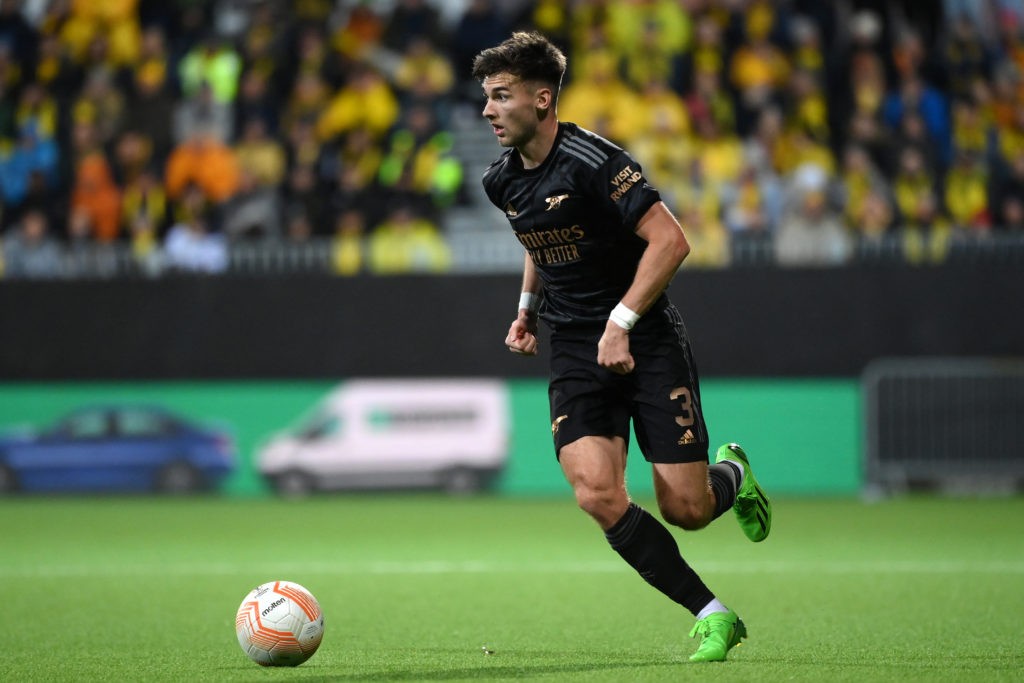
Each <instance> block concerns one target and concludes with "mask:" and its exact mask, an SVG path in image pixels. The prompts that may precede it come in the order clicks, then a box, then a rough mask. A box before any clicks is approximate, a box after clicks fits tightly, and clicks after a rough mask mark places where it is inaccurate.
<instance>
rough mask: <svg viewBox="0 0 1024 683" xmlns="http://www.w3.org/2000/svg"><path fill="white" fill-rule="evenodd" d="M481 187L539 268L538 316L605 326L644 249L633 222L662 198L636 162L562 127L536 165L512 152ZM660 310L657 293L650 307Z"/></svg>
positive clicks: (579, 131) (493, 166)
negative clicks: (541, 300)
mask: <svg viewBox="0 0 1024 683" xmlns="http://www.w3.org/2000/svg"><path fill="white" fill-rule="evenodd" d="M483 185H484V189H485V191H486V192H487V196H488V197H489V198H490V200H491V202H493V203H494V205H495V206H497V207H498V208H499V209H501V210H502V211H504V212H505V216H506V217H507V218H508V221H509V223H510V224H511V225H512V229H513V230H514V231H515V235H516V237H517V238H518V239H519V241H520V242H521V243H522V245H523V247H525V248H526V251H527V253H528V254H529V255H530V258H531V259H532V260H533V263H534V264H535V265H536V268H537V273H538V275H539V276H540V279H541V282H542V283H543V286H544V304H543V306H542V308H541V311H540V315H541V317H542V318H543V319H544V320H545V321H546V322H547V323H549V324H550V325H552V326H553V327H556V328H558V327H562V326H574V325H594V324H600V325H602V326H603V325H604V324H605V322H606V321H607V320H608V314H609V313H610V312H611V310H612V308H614V307H615V305H616V304H617V303H618V302H619V301H620V300H621V299H622V296H623V295H624V294H625V293H626V290H627V289H628V288H629V285H630V284H631V283H632V282H633V277H634V276H635V275H636V269H637V263H638V262H639V261H640V257H641V256H642V255H643V252H644V249H645V248H646V247H647V242H646V241H645V240H643V239H642V238H641V237H639V236H638V235H637V234H636V232H635V230H636V226H637V222H638V221H639V220H640V218H641V217H643V215H644V214H645V213H646V212H647V210H648V209H649V208H650V207H651V206H652V205H653V204H654V203H655V202H657V201H659V200H660V199H661V197H660V195H659V194H658V191H657V190H656V189H654V188H653V187H651V186H650V185H649V184H648V183H647V181H646V180H645V179H644V176H643V172H642V171H641V168H640V165H639V164H638V163H637V162H636V160H635V159H633V157H632V156H630V155H629V154H628V153H627V152H626V151H625V150H623V149H622V148H621V147H618V146H616V145H615V144H613V143H611V142H609V141H608V140H606V139H604V138H602V137H600V136H599V135H596V134H594V133H591V132H590V131H587V130H585V129H583V128H580V127H579V126H577V125H575V124H572V123H560V124H559V129H558V135H557V137H556V139H555V144H554V146H553V147H552V150H551V153H550V154H548V157H547V158H546V159H545V160H544V162H543V163H542V164H541V165H540V166H537V167H536V168H532V169H525V168H523V164H522V159H521V158H520V156H519V153H518V152H517V151H515V150H514V149H509V150H507V151H506V152H505V153H504V154H503V155H502V156H501V157H499V158H498V159H497V160H496V161H495V162H494V163H492V164H491V165H490V167H488V169H487V171H486V172H485V173H484V176H483ZM665 305H667V299H666V298H665V295H664V294H662V296H661V298H660V300H659V301H658V302H657V303H656V304H655V308H659V307H664V306H665ZM645 317H646V316H645Z"/></svg>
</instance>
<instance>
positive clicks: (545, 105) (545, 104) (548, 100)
mask: <svg viewBox="0 0 1024 683" xmlns="http://www.w3.org/2000/svg"><path fill="white" fill-rule="evenodd" d="M533 102H534V107H536V109H537V114H538V115H539V116H540V117H541V118H545V117H546V116H547V115H548V114H550V113H551V111H552V110H553V109H554V102H555V96H554V93H553V92H552V91H551V88H548V87H545V86H541V87H540V88H537V92H536V93H535V94H534V100H533Z"/></svg>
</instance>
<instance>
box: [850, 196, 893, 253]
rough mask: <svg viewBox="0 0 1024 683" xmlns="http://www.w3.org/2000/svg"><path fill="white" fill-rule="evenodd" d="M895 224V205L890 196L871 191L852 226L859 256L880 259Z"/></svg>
mask: <svg viewBox="0 0 1024 683" xmlns="http://www.w3.org/2000/svg"><path fill="white" fill-rule="evenodd" d="M894 222H895V215H894V212H893V205H892V202H891V200H890V199H889V197H888V195H887V194H885V193H884V192H882V191H874V190H873V191H870V192H869V193H868V194H867V196H866V197H864V201H863V202H862V207H861V210H860V211H859V212H857V214H856V216H855V217H854V219H853V224H852V225H851V226H850V227H851V229H852V232H853V236H854V239H855V240H856V247H857V252H858V254H860V255H861V256H862V257H868V258H870V257H874V258H878V255H879V254H880V253H882V252H883V251H884V249H885V247H886V238H887V237H888V236H889V235H890V234H891V232H892V228H893V225H894Z"/></svg>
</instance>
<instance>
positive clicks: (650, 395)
mask: <svg viewBox="0 0 1024 683" xmlns="http://www.w3.org/2000/svg"><path fill="white" fill-rule="evenodd" d="M663 315H666V316H668V317H669V318H672V320H671V321H670V324H668V325H666V326H664V327H661V326H659V329H658V330H657V331H656V332H655V331H648V332H647V333H645V334H630V340H629V348H630V352H631V353H632V354H633V359H634V361H635V362H636V367H635V368H634V370H633V372H631V373H629V374H627V375H618V374H615V373H613V372H612V371H610V370H607V369H605V368H602V367H601V366H599V365H598V364H597V342H598V340H599V339H600V338H601V333H602V332H603V330H597V331H594V330H590V331H588V332H586V333H583V332H575V331H574V332H567V331H564V330H563V331H559V332H557V333H555V334H554V335H553V336H552V339H551V383H550V385H549V387H548V399H549V402H550V407H551V436H552V438H553V440H554V446H555V455H556V456H557V455H558V453H559V452H560V451H561V448H562V446H564V445H565V444H568V443H572V442H573V441H575V440H577V439H579V438H580V437H583V436H621V437H622V438H623V439H625V440H626V443H627V444H628V443H629V426H630V421H632V424H633V430H634V432H635V433H636V440H637V443H638V444H639V446H640V450H641V452H643V455H644V458H646V459H647V461H648V462H660V463H677V462H697V461H701V460H704V461H707V458H708V432H707V427H706V426H705V424H704V415H703V412H702V411H701V405H700V387H699V383H698V378H697V368H696V366H695V364H694V362H693V358H692V355H691V352H690V344H689V341H688V340H687V338H686V332H685V328H684V327H683V325H682V321H681V320H679V318H678V316H679V314H678V313H677V312H676V311H675V309H674V308H669V309H668V310H667V311H665V312H664V313H663Z"/></svg>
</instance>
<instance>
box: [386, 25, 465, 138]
mask: <svg viewBox="0 0 1024 683" xmlns="http://www.w3.org/2000/svg"><path fill="white" fill-rule="evenodd" d="M394 82H395V87H396V89H397V91H398V96H399V99H400V101H401V102H402V107H403V109H404V110H406V111H407V110H408V109H409V108H410V107H423V106H426V107H430V108H431V109H432V110H433V116H434V118H435V119H437V120H438V121H440V122H441V123H442V124H446V123H447V121H448V107H447V103H448V95H449V94H450V93H451V90H452V87H453V85H454V83H455V74H454V71H453V70H452V66H451V64H450V63H449V62H448V59H447V57H445V56H444V55H443V54H441V53H440V52H438V51H437V50H436V49H435V48H434V46H433V45H432V44H431V43H430V41H428V40H427V39H426V38H423V37H418V38H414V39H413V40H412V41H410V42H409V44H408V46H407V47H406V49H405V50H404V52H403V53H402V56H401V59H400V60H399V62H398V66H397V68H396V69H395V75H394Z"/></svg>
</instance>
